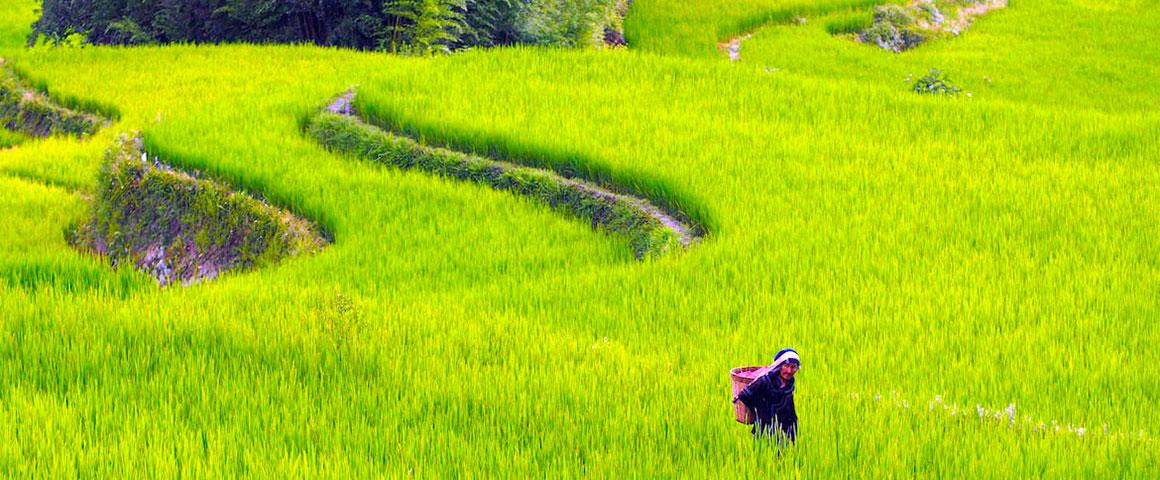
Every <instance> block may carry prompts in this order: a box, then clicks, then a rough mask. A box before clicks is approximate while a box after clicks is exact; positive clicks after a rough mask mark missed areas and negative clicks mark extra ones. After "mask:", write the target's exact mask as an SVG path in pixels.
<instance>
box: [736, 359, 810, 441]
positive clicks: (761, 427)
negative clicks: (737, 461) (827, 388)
mask: <svg viewBox="0 0 1160 480" xmlns="http://www.w3.org/2000/svg"><path fill="white" fill-rule="evenodd" d="M779 381H780V379H779V378H778V377H777V371H776V370H774V371H771V372H769V373H768V374H766V375H762V376H761V378H758V379H757V380H754V381H753V383H751V384H749V386H747V387H745V388H744V389H742V390H741V393H738V394H737V400H739V401H742V402H745V405H746V406H748V407H749V408H752V409H753V411H754V413H756V414H757V422H755V424H754V425H753V434H754V435H769V434H772V433H774V429H775V428H776V429H779V430H781V433H783V434H785V436H786V437H787V438H788V439H789V440H790V441H793V440H794V439H796V438H797V411H796V410H794V406H793V382H794V381H793V380H792V379H791V380H790V381H789V382H787V383H786V384H785V385H784V386H778V382H779Z"/></svg>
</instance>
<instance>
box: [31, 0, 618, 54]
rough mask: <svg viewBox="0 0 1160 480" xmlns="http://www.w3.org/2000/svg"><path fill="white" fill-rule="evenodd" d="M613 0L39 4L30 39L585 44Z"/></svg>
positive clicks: (369, 45)
mask: <svg viewBox="0 0 1160 480" xmlns="http://www.w3.org/2000/svg"><path fill="white" fill-rule="evenodd" d="M612 2H613V0H579V1H574V0H44V3H43V7H42V11H41V17H40V19H39V20H37V21H36V23H34V24H33V33H32V35H31V37H30V38H29V42H30V43H36V42H39V41H45V42H49V43H53V44H61V43H65V42H68V41H73V40H75V39H77V38H80V39H83V41H84V42H86V43H90V44H97V45H111V44H115V45H138V44H155V43H219V42H250V43H313V44H317V45H325V46H340V47H350V48H358V49H378V50H387V51H392V52H398V53H408V54H419V55H425V54H431V53H437V52H445V51H450V50H456V49H462V48H467V47H472V46H484V47H490V46H496V45H508V44H513V43H531V44H541V45H563V46H575V45H582V44H585V43H590V42H589V39H590V38H592V35H591V32H593V31H597V30H599V29H601V28H603V26H602V25H601V22H605V20H606V15H604V13H603V12H606V11H609V6H610V5H611V4H612Z"/></svg>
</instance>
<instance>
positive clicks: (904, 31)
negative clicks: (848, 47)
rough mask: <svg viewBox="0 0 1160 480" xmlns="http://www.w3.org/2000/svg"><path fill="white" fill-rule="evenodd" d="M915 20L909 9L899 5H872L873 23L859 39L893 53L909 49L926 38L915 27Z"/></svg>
mask: <svg viewBox="0 0 1160 480" xmlns="http://www.w3.org/2000/svg"><path fill="white" fill-rule="evenodd" d="M916 23H917V21H916V20H915V18H914V16H913V14H912V12H911V11H909V10H908V9H907V8H906V7H903V6H901V5H881V6H878V7H874V23H872V24H871V25H870V27H868V28H867V29H866V30H865V31H863V32H862V35H861V36H860V37H859V39H860V40H861V41H863V42H867V43H873V44H875V45H878V46H879V47H882V48H885V49H887V50H890V51H893V52H895V53H897V52H901V51H903V50H909V49H911V48H914V47H916V46H918V44H920V43H922V42H923V41H924V40H926V37H924V36H923V35H922V34H920V33H918V30H917V29H916V28H915V25H916Z"/></svg>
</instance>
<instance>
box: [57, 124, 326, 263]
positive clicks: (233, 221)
mask: <svg viewBox="0 0 1160 480" xmlns="http://www.w3.org/2000/svg"><path fill="white" fill-rule="evenodd" d="M143 143H144V142H143V141H142V138H141V135H140V134H132V135H120V136H119V137H118V138H117V140H116V143H115V144H114V145H113V147H112V148H110V149H109V151H108V153H107V158H106V161H105V163H104V165H103V166H102V168H101V173H100V178H99V182H98V186H97V192H96V195H94V198H93V201H92V202H93V213H92V216H91V218H90V219H89V220H88V221H87V222H85V223H84V224H83V225H81V226H80V228H78V229H77V231H76V232H75V235H74V238H72V239H71V240H72V243H73V244H74V245H76V246H79V247H81V248H84V249H87V250H91V251H94V252H96V253H98V254H100V255H102V256H104V257H107V258H108V259H109V260H110V262H111V263H112V264H113V265H114V266H118V265H126V264H128V265H133V266H134V267H136V268H137V269H139V270H142V271H144V272H145V273H148V274H149V275H151V276H153V278H154V279H156V280H157V283H158V284H160V285H162V286H165V285H169V284H174V283H181V284H183V285H189V284H192V283H197V282H199V281H202V280H208V279H213V278H216V277H217V276H219V275H220V274H221V273H223V272H226V271H232V270H249V269H252V268H257V267H263V266H266V265H270V264H272V263H275V262H277V261H279V260H281V259H283V258H285V257H290V256H294V255H299V254H303V253H314V252H317V251H319V250H321V249H322V248H323V247H325V246H326V245H327V244H329V243H330V240H329V238H328V236H327V235H326V234H325V232H323V231H322V230H321V229H320V228H319V227H317V226H316V225H314V224H313V223H311V222H309V221H307V220H305V219H303V218H300V217H298V216H295V215H294V214H292V213H290V212H289V211H287V210H285V209H282V208H278V207H275V206H273V205H270V204H268V203H266V202H264V201H262V200H259V199H256V198H254V197H251V196H249V195H247V194H245V193H242V192H238V191H234V190H232V189H230V188H229V187H227V186H225V185H223V184H221V183H218V182H215V181H212V180H208V179H203V178H198V177H197V176H195V175H193V174H191V173H189V172H184V171H180V170H177V169H174V168H172V167H170V166H168V165H166V164H164V163H161V161H160V159H158V158H156V157H152V156H150V155H149V154H148V153H146V151H145V148H144V144H143Z"/></svg>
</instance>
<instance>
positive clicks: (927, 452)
mask: <svg viewBox="0 0 1160 480" xmlns="http://www.w3.org/2000/svg"><path fill="white" fill-rule="evenodd" d="M873 3H874V2H857V1H855V2H822V1H817V2H815V1H809V0H794V1H793V2H758V1H744V2H737V1H732V2H725V1H717V0H712V1H708V0H707V1H703V2H698V3H697V4H696V5H687V4H686V3H685V2H675V1H671V0H636V1H635V2H634V3H633V7H632V10H630V13H629V17H628V19H627V20H626V29H627V32H626V36H627V38H628V41H629V48H627V49H620V50H608V51H587V50H583V51H581V50H576V51H568V50H556V49H537V48H526V47H524V48H504V49H497V50H473V51H470V52H465V53H458V54H453V55H448V56H441V57H436V58H407V57H399V56H393V55H388V54H381V53H366V52H354V51H347V50H337V49H324V48H317V47H308V46H254V45H226V46H167V47H135V48H107V47H104V48H96V47H84V48H79V47H61V48H49V47H36V48H31V49H29V48H24V47H23V44H24V42H23V39H24V36H25V35H26V33H27V32H28V25H30V24H31V22H32V21H33V20H35V18H36V14H35V8H36V6H37V2H35V1H33V0H11V1H7V2H4V4H3V6H0V42H2V47H0V55H2V56H3V57H4V58H6V59H7V60H6V65H11V66H12V68H14V69H15V70H16V71H17V72H19V73H20V74H21V75H22V76H23V77H24V78H25V79H27V80H28V81H29V83H30V84H32V85H36V86H39V87H40V88H42V89H46V90H47V91H48V92H49V94H50V96H51V97H52V98H53V99H55V100H56V101H58V102H60V103H62V104H64V105H66V106H71V107H76V108H81V109H87V110H90V111H97V112H100V113H103V114H107V116H109V117H111V118H114V119H116V121H115V122H114V123H113V125H111V126H109V127H106V128H102V129H101V130H99V131H98V132H97V133H96V134H95V135H93V136H91V137H89V138H84V139H77V138H72V137H62V136H54V137H49V138H46V139H35V140H34V139H27V138H20V137H18V136H12V135H9V134H3V135H0V146H9V145H12V144H17V143H18V144H19V145H16V146H15V148H6V149H3V150H0V192H3V193H2V194H0V474H3V475H4V476H16V477H27V476H41V475H43V476H53V477H58V476H86V477H89V476H91V477H126V476H128V477H141V476H145V477H171V476H178V475H182V476H195V477H207V476H222V477H237V476H241V475H252V476H276V477H283V476H303V477H331V476H333V477H370V476H384V477H403V476H421V477H443V476H454V475H456V474H463V475H464V476H500V477H507V476H513V477H526V476H537V477H538V476H552V477H575V476H595V477H613V476H615V477H621V476H633V477H662V478H670V477H693V478H699V477H720V476H744V477H755V478H767V477H770V476H774V475H778V476H780V475H785V476H793V477H804V478H828V477H842V478H848V477H865V478H882V477H929V478H946V477H971V478H975V477H997V478H1012V477H1080V476H1082V477H1104V478H1147V477H1149V476H1151V475H1154V473H1153V472H1156V471H1158V469H1160V448H1157V445H1156V438H1155V435H1156V433H1157V432H1158V431H1160V409H1158V407H1157V405H1158V400H1160V373H1158V372H1160V370H1157V369H1156V368H1155V365H1156V364H1157V363H1158V362H1160V353H1158V352H1160V348H1157V347H1158V346H1160V328H1158V327H1157V323H1158V322H1157V320H1158V319H1160V301H1157V299H1160V242H1158V241H1157V239H1158V238H1160V221H1158V219H1160V161H1158V159H1160V146H1158V145H1160V142H1157V141H1156V139H1157V138H1160V114H1158V113H1157V112H1158V111H1160V108H1158V107H1160V82H1157V81H1156V79H1157V78H1160V48H1157V47H1156V46H1154V43H1155V42H1153V41H1152V38H1153V37H1154V32H1155V27H1156V26H1157V25H1160V8H1158V7H1157V5H1156V4H1155V3H1154V2H1149V1H1143V0H1119V1H1117V0H1103V1H1099V2H1096V1H1088V0H1022V1H1019V2H1014V1H1013V2H1011V4H1010V5H1009V6H1008V7H1007V8H1005V9H1002V10H998V11H995V12H991V13H988V14H987V15H986V16H984V17H981V18H980V19H978V20H976V22H975V23H974V24H972V26H971V27H970V30H969V31H968V32H966V33H965V34H962V35H960V36H958V37H955V38H950V39H940V40H937V41H932V42H928V43H926V44H924V45H922V46H920V47H918V48H916V49H914V50H911V51H907V52H904V53H900V54H895V53H891V52H888V51H885V50H882V49H879V48H877V47H874V46H872V45H867V44H861V43H857V42H853V41H850V40H849V39H846V38H842V37H840V36H839V37H836V36H834V35H832V34H831V33H830V32H829V31H828V30H827V24H829V23H832V22H841V21H843V20H842V19H845V18H848V17H849V16H851V15H866V12H868V11H869V10H868V9H869V8H870V6H871V5H872V4H873ZM794 18H805V19H806V20H807V21H806V22H804V23H801V22H796V21H786V20H793V19H794ZM745 32H753V36H752V37H751V38H750V39H748V40H746V41H745V42H744V43H743V46H742V57H741V58H742V59H741V60H740V61H736V62H731V61H729V59H728V58H727V57H726V56H724V55H722V54H721V53H720V52H718V51H717V47H716V45H717V43H719V42H721V41H724V40H727V39H728V38H730V37H732V36H736V35H738V34H741V33H745ZM931 68H937V69H941V70H942V71H943V72H945V73H946V74H947V75H948V76H950V78H952V79H953V80H954V81H955V82H956V84H957V85H959V86H960V87H962V88H963V90H964V94H963V95H959V96H956V97H941V96H924V95H918V94H915V93H914V92H912V91H911V84H912V83H913V78H914V77H915V76H920V75H923V74H925V73H926V72H927V71H928V70H930V69H931ZM908 76H910V78H911V79H910V80H908ZM352 85H357V88H358V92H359V93H358V98H357V100H356V107H357V108H358V109H359V111H360V113H361V114H363V115H365V116H366V117H367V118H369V119H373V121H374V123H376V124H377V125H380V126H382V127H385V128H387V129H389V130H392V131H395V132H398V133H401V134H404V135H406V136H408V137H411V138H415V139H419V141H420V142H423V143H428V144H431V145H441V146H446V147H449V148H453V149H455V150H458V151H462V152H471V153H474V154H476V155H478V156H481V157H487V158H492V159H496V160H501V161H506V162H511V163H514V164H527V165H531V166H535V167H538V168H544V169H548V170H552V171H554V172H557V173H559V174H561V175H563V176H566V177H575V178H579V179H584V180H586V181H591V182H594V183H596V184H600V185H606V186H614V187H615V188H617V189H622V190H624V191H626V192H630V193H632V194H634V195H638V196H640V197H642V198H645V199H648V200H649V201H650V202H654V204H656V205H661V206H664V207H665V208H666V209H668V210H671V211H672V212H676V213H677V214H679V215H681V216H682V217H684V218H688V219H690V220H691V221H692V222H693V223H695V224H696V225H698V226H699V228H703V229H704V232H705V235H704V238H703V239H702V240H701V241H699V242H698V243H697V244H696V245H694V246H692V247H691V248H688V249H686V250H684V251H681V252H679V253H676V254H673V255H662V256H657V257H655V258H651V259H647V258H646V259H644V260H639V259H638V258H637V256H636V255H634V252H633V249H632V248H630V239H629V238H627V237H626V236H623V235H617V234H614V233H609V232H607V231H605V230H601V229H594V228H593V226H592V223H591V222H589V221H587V220H584V219H583V218H578V217H576V216H574V215H568V214H561V213H560V212H559V211H555V210H553V209H552V208H550V206H549V205H547V204H546V203H544V202H542V201H540V200H538V199H537V198H533V197H528V196H520V195H515V194H512V193H511V192H509V191H503V190H496V189H492V188H490V187H488V186H487V185H482V184H477V183H471V182H460V181H455V180H453V179H448V178H444V177H441V176H438V175H431V174H429V173H427V172H423V171H418V170H401V169H398V168H395V167H392V166H390V165H386V164H383V163H380V162H375V161H368V160H365V159H361V158H358V157H356V156H353V155H346V154H341V153H335V152H332V151H329V150H327V149H326V148H324V147H323V146H322V145H320V144H319V143H318V142H317V141H315V139H313V138H311V137H310V136H309V135H308V134H307V131H306V129H305V127H306V124H307V122H308V121H309V119H310V118H311V116H312V115H314V114H316V113H317V112H319V111H320V110H321V109H323V108H324V107H326V105H327V104H328V103H329V102H330V101H331V100H332V99H333V98H334V97H335V95H336V94H338V93H340V92H343V91H345V90H346V89H347V88H349V87H351V86H352ZM966 92H969V93H970V94H971V95H970V96H967V95H965V93H966ZM137 130H139V131H141V132H142V133H143V139H144V148H145V150H146V151H147V152H149V154H150V155H153V156H155V157H156V158H159V159H163V160H164V161H165V162H166V163H168V164H170V165H173V166H174V167H175V168H180V169H184V170H187V171H192V172H197V173H198V175H202V176H204V177H207V178H213V179H215V180H217V181H220V182H223V184H226V185H229V186H230V187H231V188H234V189H236V190H238V191H241V192H245V193H247V194H249V195H252V196H255V197H258V198H261V199H263V200H264V201H265V202H268V203H270V204H271V205H276V206H278V207H280V208H285V209H287V210H288V211H290V212H293V213H294V214H295V215H298V216H301V217H304V218H306V219H309V220H311V221H312V222H315V223H316V224H318V225H320V226H321V228H323V229H324V230H325V231H326V232H328V235H329V236H331V237H332V240H333V241H332V243H331V244H330V245H329V246H327V247H326V248H324V249H322V250H321V251H320V252H318V253H316V254H311V255H301V256H297V257H292V258H289V259H285V260H283V261H280V262H278V263H277V264H274V265H270V266H267V267H264V268H258V269H252V270H247V271H244V272H238V273H232V274H226V275H223V276H221V277H219V278H216V279H214V280H212V281H206V282H201V283H197V284H194V285H190V286H188V287H181V286H168V287H159V286H158V285H157V283H156V281H155V280H154V279H153V278H152V277H150V276H149V275H147V274H146V273H143V272H140V271H137V270H134V269H131V268H120V269H113V268H111V267H110V266H109V264H108V262H107V261H106V260H105V259H102V258H99V257H96V256H93V255H90V254H85V253H81V252H79V251H78V250H76V249H74V248H73V247H72V246H70V245H69V243H68V241H67V239H68V237H69V233H70V232H72V231H74V230H75V228H76V227H77V226H78V225H80V224H81V223H82V222H84V221H85V219H86V218H89V216H90V215H91V210H90V208H91V206H90V204H89V200H90V199H91V198H92V195H93V193H94V192H96V191H97V190H98V178H99V173H100V170H101V165H102V158H103V156H104V152H105V150H106V149H108V148H109V147H110V146H111V145H113V142H114V139H115V138H116V137H117V136H118V135H119V134H121V133H124V132H128V131H137ZM10 139H12V140H10ZM783 346H793V347H795V348H797V349H798V351H799V352H801V354H802V357H803V364H804V365H803V368H802V371H801V372H800V373H799V374H798V387H797V393H796V403H797V408H798V414H799V416H800V417H801V425H800V429H801V435H800V438H799V440H798V443H797V445H796V446H795V447H793V448H791V449H788V450H785V451H783V452H781V455H780V456H778V455H777V454H776V453H775V452H774V451H773V450H772V449H771V448H770V447H769V445H765V444H761V443H755V442H754V440H753V439H752V438H751V437H750V435H749V428H748V427H747V426H741V425H739V424H737V423H736V422H734V420H733V418H732V414H733V413H732V405H730V403H729V393H730V390H729V388H730V386H729V383H728V375H727V372H728V370H729V369H730V368H731V367H735V366H739V365H759V364H764V363H768V362H769V361H770V360H771V359H772V358H771V357H772V355H773V354H774V352H776V351H777V350H779V349H780V348H782V347H783ZM1057 427H1058V428H1057Z"/></svg>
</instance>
